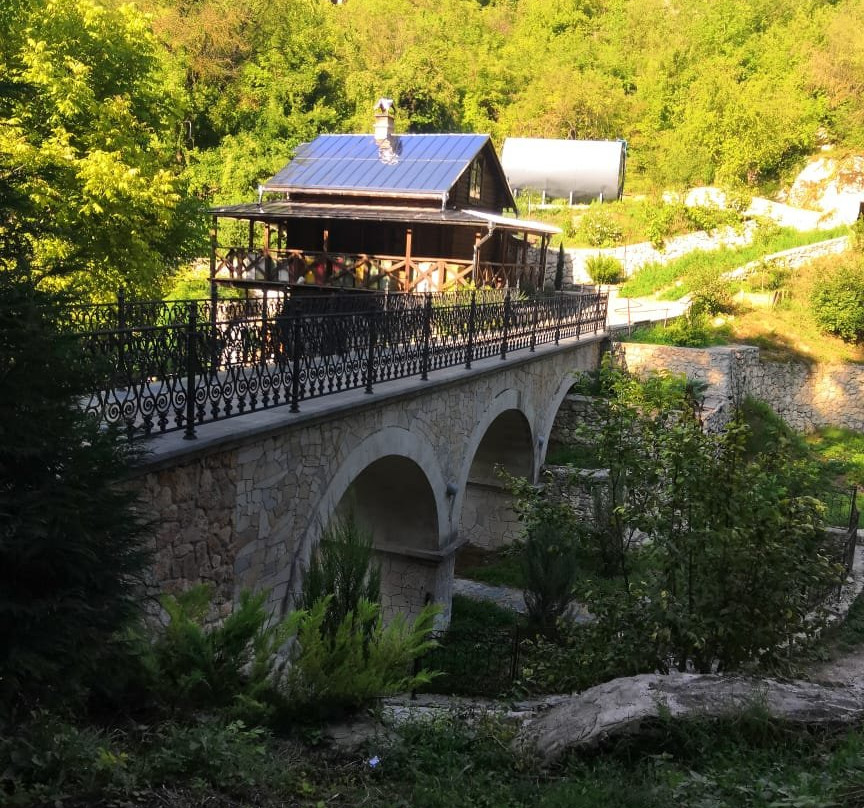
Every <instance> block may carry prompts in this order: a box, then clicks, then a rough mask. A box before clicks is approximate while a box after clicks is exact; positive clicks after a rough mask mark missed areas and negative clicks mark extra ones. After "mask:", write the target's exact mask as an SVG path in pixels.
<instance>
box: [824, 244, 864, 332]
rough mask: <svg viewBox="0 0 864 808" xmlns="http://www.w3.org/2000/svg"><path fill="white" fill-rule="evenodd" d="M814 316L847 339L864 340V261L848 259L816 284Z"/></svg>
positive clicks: (829, 330) (825, 328) (826, 328)
mask: <svg viewBox="0 0 864 808" xmlns="http://www.w3.org/2000/svg"><path fill="white" fill-rule="evenodd" d="M811 304H812V306H813V316H814V318H815V319H816V322H817V323H818V324H819V327H820V328H821V329H822V330H823V331H826V332H827V333H829V334H835V335H836V336H838V337H841V338H842V339H844V340H846V341H847V342H859V341H860V340H862V339H864V262H862V260H861V258H860V257H859V258H857V259H855V260H847V261H845V262H844V263H841V264H839V265H838V266H836V267H835V268H834V271H833V272H831V274H830V275H828V276H827V277H824V278H821V279H820V280H819V281H817V283H816V285H815V286H814V289H813V293H812V296H811Z"/></svg>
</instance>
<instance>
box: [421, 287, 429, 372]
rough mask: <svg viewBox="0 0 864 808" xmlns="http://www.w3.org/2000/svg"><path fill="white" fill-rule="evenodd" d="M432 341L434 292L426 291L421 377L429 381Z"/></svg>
mask: <svg viewBox="0 0 864 808" xmlns="http://www.w3.org/2000/svg"><path fill="white" fill-rule="evenodd" d="M431 341H432V294H431V293H429V292H427V293H426V300H425V302H424V303H423V349H422V353H421V354H420V378H421V379H422V380H423V381H424V382H426V381H429V344H430V343H431Z"/></svg>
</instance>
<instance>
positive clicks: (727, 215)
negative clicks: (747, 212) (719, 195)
mask: <svg viewBox="0 0 864 808" xmlns="http://www.w3.org/2000/svg"><path fill="white" fill-rule="evenodd" d="M684 215H685V217H686V218H687V220H688V221H689V222H690V223H691V224H692V225H693V227H695V228H696V229H697V230H705V231H709V232H710V231H711V230H716V229H717V228H718V227H721V226H723V225H735V224H738V222H739V217H738V214H737V213H736V212H735V211H734V210H726V209H724V208H721V207H718V206H717V205H692V206H689V207H685V208H684Z"/></svg>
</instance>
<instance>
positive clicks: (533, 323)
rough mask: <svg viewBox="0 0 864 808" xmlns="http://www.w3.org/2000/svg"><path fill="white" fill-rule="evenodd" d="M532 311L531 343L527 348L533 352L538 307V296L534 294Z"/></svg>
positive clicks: (535, 342)
mask: <svg viewBox="0 0 864 808" xmlns="http://www.w3.org/2000/svg"><path fill="white" fill-rule="evenodd" d="M533 302H534V311H533V312H532V313H531V345H530V347H529V350H530V352H531V353H534V348H535V347H536V346H537V315H538V311H539V309H540V298H539V297H538V296H537V295H536V294H535V295H534V298H533Z"/></svg>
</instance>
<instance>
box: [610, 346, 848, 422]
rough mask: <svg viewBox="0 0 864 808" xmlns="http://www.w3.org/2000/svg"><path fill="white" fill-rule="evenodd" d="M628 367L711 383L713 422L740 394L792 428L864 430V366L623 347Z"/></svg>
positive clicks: (739, 351)
mask: <svg viewBox="0 0 864 808" xmlns="http://www.w3.org/2000/svg"><path fill="white" fill-rule="evenodd" d="M621 348H622V352H623V355H624V356H625V358H626V362H627V367H628V368H629V369H630V370H632V371H634V372H636V373H640V372H646V371H650V370H660V369H664V368H665V369H667V370H670V371H673V372H675V373H684V374H685V375H686V376H687V377H688V378H695V379H703V380H704V381H706V382H707V383H708V394H707V397H706V409H707V410H710V411H711V417H712V418H715V419H716V421H715V422H714V423H722V422H723V420H724V418H725V417H728V412H729V405H730V404H731V402H732V401H733V400H734V398H735V397H736V396H737V395H741V394H743V395H750V396H753V397H754V398H757V399H760V400H762V401H764V402H766V403H767V404H769V405H770V406H771V407H772V408H773V409H774V410H775V412H777V413H778V414H779V415H780V416H782V417H783V419H784V420H785V421H786V422H787V423H788V424H789V425H790V426H792V427H793V428H794V429H797V430H799V431H801V432H809V431H812V430H813V429H816V428H817V427H820V426H842V427H846V428H848V429H858V430H864V367H862V366H860V365H844V364H821V365H820V364H808V363H805V362H768V361H765V360H763V359H762V358H761V357H760V355H759V349H758V348H753V347H750V346H742V345H732V346H722V347H715V348H672V347H669V346H666V345H641V344H636V343H622V346H621Z"/></svg>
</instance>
